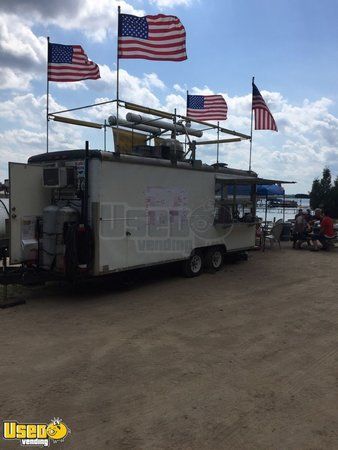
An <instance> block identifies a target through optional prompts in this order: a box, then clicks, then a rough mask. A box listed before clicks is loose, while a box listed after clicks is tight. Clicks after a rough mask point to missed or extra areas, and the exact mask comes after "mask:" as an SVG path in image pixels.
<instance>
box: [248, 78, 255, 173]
mask: <svg viewBox="0 0 338 450" xmlns="http://www.w3.org/2000/svg"><path fill="white" fill-rule="evenodd" d="M254 82H255V77H252V97H251V133H250V157H249V170H251V156H252V125H253V109H252V103H253V85H254Z"/></svg>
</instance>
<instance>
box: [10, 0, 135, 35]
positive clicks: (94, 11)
mask: <svg viewBox="0 0 338 450" xmlns="http://www.w3.org/2000/svg"><path fill="white" fill-rule="evenodd" d="M118 5H120V6H121V11H122V12H123V13H126V14H134V15H138V16H142V15H144V11H143V10H140V9H135V8H134V7H133V6H132V5H131V4H129V3H128V2H126V1H123V0H122V1H120V0H95V1H93V0H82V1H81V0H58V1H57V2H53V1H52V2H46V1H41V0H15V1H12V0H2V3H1V9H2V10H3V11H5V12H7V13H12V14H17V16H18V17H20V20H22V21H25V22H26V23H30V24H31V23H33V22H34V23H40V24H41V25H43V26H47V25H54V26H56V27H60V28H62V29H64V30H78V31H81V32H83V33H84V34H86V35H87V36H88V37H90V38H91V39H92V40H94V41H96V42H102V41H103V40H105V39H106V38H107V37H109V36H114V35H116V31H117V6H118Z"/></svg>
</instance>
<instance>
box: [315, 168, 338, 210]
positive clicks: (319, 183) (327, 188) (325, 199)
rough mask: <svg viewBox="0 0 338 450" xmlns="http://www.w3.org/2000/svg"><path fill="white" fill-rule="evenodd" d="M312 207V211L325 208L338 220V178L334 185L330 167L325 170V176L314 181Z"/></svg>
mask: <svg viewBox="0 0 338 450" xmlns="http://www.w3.org/2000/svg"><path fill="white" fill-rule="evenodd" d="M310 206H311V208H312V209H315V208H324V209H326V210H328V212H329V214H330V216H331V217H337V218H338V177H337V178H336V179H335V181H334V184H333V185H332V176H331V171H330V169H329V168H328V167H325V169H324V170H323V176H322V178H321V179H320V180H319V179H318V178H316V179H314V180H313V183H312V189H311V192H310Z"/></svg>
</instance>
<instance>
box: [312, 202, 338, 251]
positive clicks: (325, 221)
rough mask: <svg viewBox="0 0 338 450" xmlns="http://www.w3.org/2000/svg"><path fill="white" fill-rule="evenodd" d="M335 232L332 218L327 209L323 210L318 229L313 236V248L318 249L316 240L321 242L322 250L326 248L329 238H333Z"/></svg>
mask: <svg viewBox="0 0 338 450" xmlns="http://www.w3.org/2000/svg"><path fill="white" fill-rule="evenodd" d="M335 236H336V233H335V231H334V228H333V220H332V219H331V217H330V216H329V215H328V212H327V211H324V214H323V215H322V217H321V219H320V230H319V233H318V234H317V235H315V236H314V239H313V246H314V250H318V241H319V242H320V243H321V244H322V247H323V249H324V250H327V248H328V244H329V242H330V239H332V238H334V237H335Z"/></svg>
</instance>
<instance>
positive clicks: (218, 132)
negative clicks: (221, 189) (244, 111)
mask: <svg viewBox="0 0 338 450" xmlns="http://www.w3.org/2000/svg"><path fill="white" fill-rule="evenodd" d="M216 159H217V161H216V162H217V164H218V161H219V121H218V122H217V158H216Z"/></svg>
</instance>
